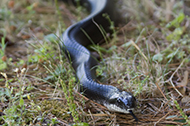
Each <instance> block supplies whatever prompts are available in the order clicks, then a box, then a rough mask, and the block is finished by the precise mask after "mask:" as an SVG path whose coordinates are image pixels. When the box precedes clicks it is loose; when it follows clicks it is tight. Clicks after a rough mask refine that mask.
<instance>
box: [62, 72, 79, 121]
mask: <svg viewBox="0 0 190 126" xmlns="http://www.w3.org/2000/svg"><path fill="white" fill-rule="evenodd" d="M69 73H71V70H68V74H69ZM75 82H76V79H75V77H72V76H69V82H68V87H67V85H66V84H65V83H64V81H63V80H62V79H60V84H61V86H62V88H63V92H64V94H65V98H66V99H67V104H68V106H69V110H70V112H71V114H72V117H73V119H74V122H75V123H77V122H80V120H79V114H78V113H77V111H76V104H75V103H74V91H73V90H74V84H73V83H75Z"/></svg>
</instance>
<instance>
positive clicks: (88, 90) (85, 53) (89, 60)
mask: <svg viewBox="0 0 190 126" xmlns="http://www.w3.org/2000/svg"><path fill="white" fill-rule="evenodd" d="M80 1H81V2H82V3H86V4H87V6H88V8H89V9H90V12H91V13H90V14H89V15H88V16H87V17H86V18H84V19H83V20H81V21H79V22H78V23H76V24H74V25H71V26H70V27H69V28H68V29H66V31H65V32H64V33H63V36H62V38H61V39H62V41H61V42H60V46H61V49H62V50H64V52H65V54H66V55H67V57H68V59H69V61H70V62H71V64H72V67H73V68H74V70H75V72H76V76H77V78H78V80H79V82H80V86H79V91H80V92H81V93H82V94H83V95H84V96H86V97H87V98H89V99H91V100H93V101H95V102H97V103H99V104H102V105H104V106H105V107H107V108H108V109H109V110H110V111H115V112H122V113H129V112H130V113H132V109H133V108H135V106H136V99H135V97H134V96H133V95H132V94H131V93H129V92H126V91H122V90H120V89H118V88H116V87H114V86H111V85H103V84H99V83H97V82H96V81H95V80H96V78H95V66H96V65H97V60H96V59H95V58H93V56H91V53H90V51H89V50H88V49H86V46H88V45H90V44H92V41H93V44H96V43H98V42H99V41H100V40H102V39H104V37H103V35H102V33H101V32H100V29H99V27H98V26H102V27H103V29H104V30H105V31H106V32H110V29H109V24H110V23H109V22H108V20H107V19H106V18H105V17H102V14H104V13H107V14H108V15H109V16H110V18H111V19H112V20H114V9H113V5H114V0H80ZM97 24H98V26H97ZM84 31H85V33H86V34H88V37H87V35H86V34H85V33H84ZM89 38H90V39H91V40H90V39H89Z"/></svg>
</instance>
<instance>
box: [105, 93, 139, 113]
mask: <svg viewBox="0 0 190 126" xmlns="http://www.w3.org/2000/svg"><path fill="white" fill-rule="evenodd" d="M108 102H109V105H108V104H107V105H106V106H107V108H108V109H109V110H111V111H115V112H122V113H130V110H132V109H134V108H135V107H136V98H135V97H134V96H133V95H132V94H131V93H129V92H126V91H121V92H119V93H116V94H114V95H112V96H111V97H110V99H109V101H108Z"/></svg>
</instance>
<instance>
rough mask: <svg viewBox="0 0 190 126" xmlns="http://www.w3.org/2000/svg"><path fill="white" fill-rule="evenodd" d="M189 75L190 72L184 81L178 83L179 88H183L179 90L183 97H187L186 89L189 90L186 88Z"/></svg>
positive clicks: (186, 73)
mask: <svg viewBox="0 0 190 126" xmlns="http://www.w3.org/2000/svg"><path fill="white" fill-rule="evenodd" d="M188 74H189V73H188V71H185V72H184V78H183V80H182V81H181V82H180V83H178V86H179V87H182V88H180V89H179V91H180V92H181V93H182V94H183V95H185V92H186V89H187V88H186V87H187V84H188Z"/></svg>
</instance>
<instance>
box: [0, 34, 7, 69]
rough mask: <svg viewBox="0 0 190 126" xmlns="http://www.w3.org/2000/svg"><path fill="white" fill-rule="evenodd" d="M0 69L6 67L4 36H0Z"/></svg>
mask: <svg viewBox="0 0 190 126" xmlns="http://www.w3.org/2000/svg"><path fill="white" fill-rule="evenodd" d="M0 47H1V50H0V70H3V69H6V68H7V63H6V56H5V48H6V44H5V37H2V38H1V43H0Z"/></svg>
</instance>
